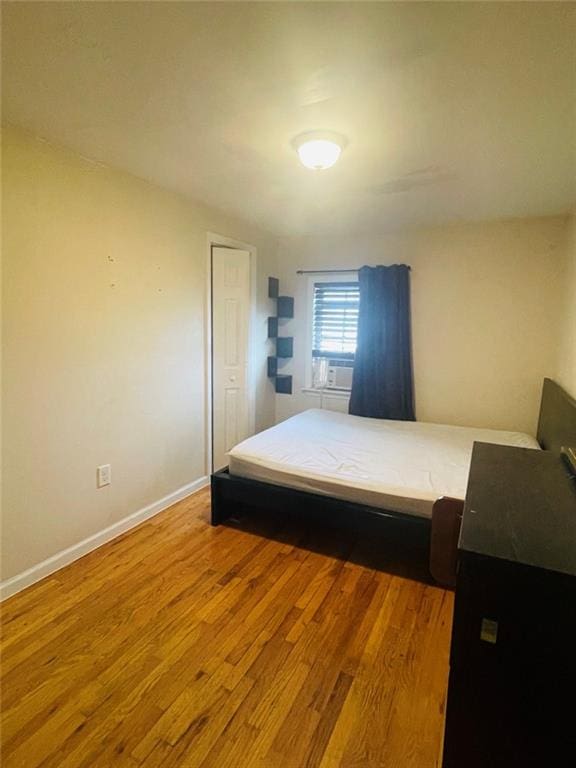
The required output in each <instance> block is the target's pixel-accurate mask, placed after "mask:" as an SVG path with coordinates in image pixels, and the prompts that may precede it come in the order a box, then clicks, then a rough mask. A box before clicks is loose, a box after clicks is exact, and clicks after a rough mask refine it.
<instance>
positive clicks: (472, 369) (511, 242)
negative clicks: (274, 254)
mask: <svg viewBox="0 0 576 768" xmlns="http://www.w3.org/2000/svg"><path fill="white" fill-rule="evenodd" d="M565 229H566V219H565V217H553V218H541V219H518V220H509V221H502V222H491V223H480V224H464V225H459V226H454V227H445V228H441V229H433V230H429V231H419V232H412V233H407V234H403V235H390V236H387V237H378V238H371V237H361V236H360V237H354V238H347V239H342V238H290V239H285V240H283V241H281V245H280V250H279V263H280V264H281V268H280V274H279V277H280V279H281V283H282V290H283V292H284V291H285V292H286V293H291V292H293V293H294V295H295V298H296V304H295V319H294V320H293V321H290V323H288V324H287V325H286V326H285V333H286V334H288V333H289V332H292V333H293V334H294V336H295V358H294V360H293V362H292V364H291V366H288V367H287V369H286V372H289V371H290V369H291V370H292V372H293V373H294V392H295V394H294V395H293V396H292V397H290V396H287V395H277V396H276V418H277V420H278V421H279V420H282V419H283V418H286V417H287V416H289V415H291V414H293V413H295V412H297V411H299V410H303V409H305V408H309V407H318V404H319V402H318V398H317V397H315V396H310V395H305V394H302V393H301V391H300V388H301V387H302V385H303V382H304V378H303V377H304V370H305V365H306V364H307V361H306V360H305V354H304V351H305V334H306V291H305V283H306V278H305V277H298V276H296V274H295V271H296V269H297V268H299V267H300V268H303V269H313V268H330V267H356V266H360V265H362V264H391V263H394V262H404V263H407V264H410V265H411V266H412V273H411V280H412V326H413V348H414V369H415V389H416V413H417V418H418V419H419V420H421V421H431V422H443V423H448V424H469V425H471V426H479V427H492V428H501V429H513V430H521V431H526V432H530V433H532V434H533V433H534V431H535V427H536V419H537V414H538V407H539V398H540V391H541V386H542V379H543V377H544V376H555V375H556V371H557V362H558V327H559V323H560V316H561V307H560V297H561V295H562V290H563V275H562V270H563V268H564V246H563V241H564V238H565ZM334 403H335V404H336V406H337V407H340V408H341V409H343V408H345V407H346V405H347V404H346V402H345V401H344V402H342V401H334Z"/></svg>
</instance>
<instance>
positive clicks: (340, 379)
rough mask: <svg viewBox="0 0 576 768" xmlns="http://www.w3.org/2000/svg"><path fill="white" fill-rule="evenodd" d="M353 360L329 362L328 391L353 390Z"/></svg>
mask: <svg viewBox="0 0 576 768" xmlns="http://www.w3.org/2000/svg"><path fill="white" fill-rule="evenodd" d="M353 371H354V361H353V360H328V371H327V374H326V389H345V390H350V389H352V373H353Z"/></svg>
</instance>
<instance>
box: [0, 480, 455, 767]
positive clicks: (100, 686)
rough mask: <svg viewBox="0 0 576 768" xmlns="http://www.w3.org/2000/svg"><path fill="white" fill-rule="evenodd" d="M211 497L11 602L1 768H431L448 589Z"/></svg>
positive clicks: (353, 542) (344, 544)
mask: <svg viewBox="0 0 576 768" xmlns="http://www.w3.org/2000/svg"><path fill="white" fill-rule="evenodd" d="M209 503H210V502H209V493H208V491H207V490H205V491H201V492H199V493H197V494H196V495H194V496H192V497H190V498H188V499H185V500H184V501H182V502H180V503H179V504H177V505H175V506H173V507H171V508H170V509H169V510H167V511H165V512H163V513H162V514H160V515H158V516H156V517H155V518H153V519H151V520H150V521H148V522H146V523H145V524H143V525H141V526H140V527H139V528H137V529H135V530H134V531H132V532H130V533H128V534H125V535H124V536H123V537H121V538H119V539H116V540H115V541H113V542H111V543H110V544H108V545H106V546H104V547H102V548H101V549H99V550H97V551H96V552H93V553H91V554H89V555H87V556H86V557H84V558H82V559H81V560H79V561H77V562H76V563H74V564H72V565H70V566H69V567H67V568H65V569H63V570H61V571H59V572H57V573H56V574H54V575H53V576H51V577H49V578H47V579H45V580H44V581H42V582H40V583H39V584H37V585H35V586H33V587H31V588H30V589H28V590H26V591H25V592H22V593H21V594H20V595H16V596H15V597H13V598H12V599H10V600H8V601H6V602H5V603H4V605H3V639H2V745H3V752H2V758H3V761H2V764H3V766H4V768H17V767H18V768H20V767H21V768H37V767H40V766H41V767H42V768H88V767H89V768H107V767H108V766H127V767H128V766H129V767H130V768H140V767H141V766H144V767H145V768H156V766H162V768H164V767H165V768H170V766H179V768H253V767H255V766H259V767H261V768H335V767H336V766H339V767H343V768H434V767H435V766H438V765H439V755H440V750H441V734H442V729H443V720H444V704H445V695H446V684H447V674H448V649H449V634H450V628H451V616H452V603H453V598H452V594H451V593H449V592H445V591H444V590H442V589H439V588H437V587H434V586H431V585H429V584H426V583H422V582H419V581H415V580H410V579H407V578H403V577H401V576H398V575H390V574H388V573H386V572H383V571H382V570H378V569H376V568H374V567H372V566H373V564H374V563H373V562H371V560H370V557H371V556H373V555H374V554H375V550H377V549H378V547H377V546H375V545H374V541H373V538H372V537H368V538H369V539H370V541H368V542H366V541H363V540H362V536H359V537H357V538H354V537H353V536H352V535H351V534H346V533H343V532H326V531H324V532H322V531H318V530H316V531H315V530H313V529H310V528H308V527H306V526H305V525H304V524H303V523H302V522H298V521H291V520H284V521H278V520H261V521H258V520H256V521H252V520H250V521H249V522H247V523H246V522H244V521H240V523H238V524H236V525H231V526H228V525H226V526H220V527H218V528H211V527H210V526H209V524H208V522H207V521H208V510H209ZM366 553H368V554H369V555H370V556H367V554H366Z"/></svg>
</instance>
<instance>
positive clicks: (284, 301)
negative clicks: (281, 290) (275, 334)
mask: <svg viewBox="0 0 576 768" xmlns="http://www.w3.org/2000/svg"><path fill="white" fill-rule="evenodd" d="M277 315H278V317H294V299H293V298H292V296H278V311H277Z"/></svg>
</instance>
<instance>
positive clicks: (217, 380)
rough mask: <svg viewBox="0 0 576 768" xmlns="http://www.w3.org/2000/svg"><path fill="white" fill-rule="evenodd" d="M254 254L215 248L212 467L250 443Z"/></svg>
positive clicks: (223, 465) (219, 464) (219, 467)
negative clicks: (236, 448)
mask: <svg viewBox="0 0 576 768" xmlns="http://www.w3.org/2000/svg"><path fill="white" fill-rule="evenodd" d="M249 318H250V252H249V251H240V250H236V249H234V248H216V247H213V248H212V463H213V470H214V472H216V471H218V470H219V469H222V468H223V467H226V466H227V465H228V457H227V455H226V453H227V451H229V450H230V449H231V448H233V447H234V446H235V445H236V444H237V443H239V442H240V441H241V440H244V439H245V438H246V437H248V429H249V423H248V415H249V414H248V410H249V409H248V350H249V344H248V333H249Z"/></svg>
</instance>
